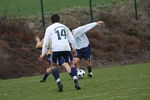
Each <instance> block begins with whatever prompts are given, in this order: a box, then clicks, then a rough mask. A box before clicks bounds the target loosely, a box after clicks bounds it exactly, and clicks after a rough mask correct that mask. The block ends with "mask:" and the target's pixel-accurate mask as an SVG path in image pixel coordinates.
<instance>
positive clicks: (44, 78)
mask: <svg viewBox="0 0 150 100" xmlns="http://www.w3.org/2000/svg"><path fill="white" fill-rule="evenodd" d="M48 75H49V73H48V72H45V74H44V77H43V78H42V79H43V80H44V81H45V80H46V79H47V77H48Z"/></svg>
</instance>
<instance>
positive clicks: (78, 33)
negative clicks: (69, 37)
mask: <svg viewBox="0 0 150 100" xmlns="http://www.w3.org/2000/svg"><path fill="white" fill-rule="evenodd" d="M96 25H97V23H96V22H93V23H90V24H86V25H84V26H81V27H78V28H76V29H73V30H72V33H73V35H74V38H75V40H76V43H77V49H82V48H85V47H87V46H88V45H89V40H88V38H87V36H86V34H85V33H86V32H87V31H89V30H90V29H92V28H93V27H95V26H96Z"/></svg>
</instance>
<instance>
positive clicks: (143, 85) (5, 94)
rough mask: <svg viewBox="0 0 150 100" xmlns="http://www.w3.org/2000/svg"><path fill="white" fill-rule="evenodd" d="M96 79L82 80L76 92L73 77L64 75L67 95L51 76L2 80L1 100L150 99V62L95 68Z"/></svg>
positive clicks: (62, 77) (0, 81) (62, 75)
mask: <svg viewBox="0 0 150 100" xmlns="http://www.w3.org/2000/svg"><path fill="white" fill-rule="evenodd" d="M93 73H94V77H93V78H92V79H89V78H88V77H87V75H86V77H85V78H84V79H80V80H79V83H80V85H81V87H82V89H81V90H79V91H78V90H75V88H74V86H73V83H72V81H71V79H70V76H69V75H68V74H67V73H61V75H60V76H61V79H62V82H63V85H64V92H62V93H58V92H57V89H56V88H57V86H56V83H55V81H54V79H53V77H52V75H50V77H49V78H48V80H47V81H46V82H45V83H40V82H39V80H40V79H41V77H42V76H35V77H25V78H19V79H8V80H0V100H150V63H144V64H134V65H125V66H122V67H112V68H105V69H94V70H93Z"/></svg>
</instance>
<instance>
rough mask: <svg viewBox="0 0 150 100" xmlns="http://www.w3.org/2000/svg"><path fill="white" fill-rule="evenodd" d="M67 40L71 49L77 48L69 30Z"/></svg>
mask: <svg viewBox="0 0 150 100" xmlns="http://www.w3.org/2000/svg"><path fill="white" fill-rule="evenodd" d="M68 40H69V43H70V44H71V47H72V48H73V49H76V48H77V45H76V41H75V39H74V37H73V35H72V33H71V31H70V30H69V29H68Z"/></svg>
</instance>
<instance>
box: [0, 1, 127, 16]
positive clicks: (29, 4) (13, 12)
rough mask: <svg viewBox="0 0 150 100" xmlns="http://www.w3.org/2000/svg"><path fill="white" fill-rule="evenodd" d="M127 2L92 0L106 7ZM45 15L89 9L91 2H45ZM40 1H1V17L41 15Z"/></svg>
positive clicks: (93, 3) (93, 2) (94, 4)
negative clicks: (70, 9)
mask: <svg viewBox="0 0 150 100" xmlns="http://www.w3.org/2000/svg"><path fill="white" fill-rule="evenodd" d="M119 1H125V0H92V5H93V7H94V6H97V5H105V4H110V3H114V2H119ZM43 4H44V11H45V13H49V12H56V11H60V10H64V9H69V8H73V7H89V0H43ZM40 14H41V6H40V0H0V16H29V15H34V16H35V15H40Z"/></svg>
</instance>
